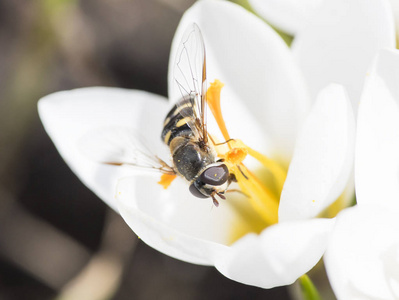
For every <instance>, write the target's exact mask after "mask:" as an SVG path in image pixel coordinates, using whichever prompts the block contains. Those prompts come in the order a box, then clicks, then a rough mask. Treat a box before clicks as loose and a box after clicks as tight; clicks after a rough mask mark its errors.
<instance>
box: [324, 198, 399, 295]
mask: <svg viewBox="0 0 399 300" xmlns="http://www.w3.org/2000/svg"><path fill="white" fill-rule="evenodd" d="M398 232H399V221H398V211H395V210H394V211H392V210H381V209H378V208H376V207H368V208H367V209H366V208H364V207H360V206H356V207H353V208H349V209H346V210H344V211H343V212H341V213H340V214H339V215H338V216H337V221H336V226H335V228H334V231H333V234H332V236H331V240H330V243H329V246H328V248H327V251H326V254H325V256H324V261H325V265H326V270H327V274H328V278H329V280H330V283H331V286H332V288H333V290H334V292H335V294H336V296H337V298H338V299H344V300H345V299H351V300H352V299H392V300H393V299H399V272H398V270H399V235H398Z"/></svg>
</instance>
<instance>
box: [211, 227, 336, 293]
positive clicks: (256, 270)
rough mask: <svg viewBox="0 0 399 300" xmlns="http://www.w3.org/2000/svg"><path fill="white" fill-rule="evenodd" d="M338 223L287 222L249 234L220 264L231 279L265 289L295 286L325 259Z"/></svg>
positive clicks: (236, 244) (218, 264) (217, 266)
mask: <svg viewBox="0 0 399 300" xmlns="http://www.w3.org/2000/svg"><path fill="white" fill-rule="evenodd" d="M334 222H335V220H334V219H312V220H306V221H293V222H285V223H280V224H277V225H274V226H272V227H269V228H268V229H266V230H264V231H263V232H262V233H261V234H260V235H255V234H249V235H246V236H245V237H243V238H242V239H240V240H239V241H238V242H236V243H235V244H233V245H232V246H231V252H230V253H228V254H226V255H225V256H224V257H221V258H220V260H218V261H217V262H216V268H217V269H218V270H219V271H220V272H221V273H222V274H223V275H225V276H227V277H228V278H230V279H233V280H236V281H239V282H242V283H245V284H249V285H255V286H258V287H263V288H272V287H275V286H281V285H287V284H291V283H293V282H294V281H295V280H296V279H297V278H298V277H299V276H301V275H303V274H305V273H306V272H307V271H309V270H310V269H311V268H312V267H313V266H314V265H315V264H316V263H317V262H318V261H319V259H320V258H321V256H322V255H323V253H324V251H325V249H326V246H327V242H328V239H329V234H330V232H331V230H332V228H333V224H334Z"/></svg>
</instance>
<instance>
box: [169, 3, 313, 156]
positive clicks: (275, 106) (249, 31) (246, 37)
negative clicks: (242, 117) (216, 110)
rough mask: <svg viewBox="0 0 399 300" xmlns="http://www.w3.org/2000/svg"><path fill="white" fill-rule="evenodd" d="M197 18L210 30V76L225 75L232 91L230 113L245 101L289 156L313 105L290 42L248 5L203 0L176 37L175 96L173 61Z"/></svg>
mask: <svg viewBox="0 0 399 300" xmlns="http://www.w3.org/2000/svg"><path fill="white" fill-rule="evenodd" d="M192 22H196V23H197V24H198V25H199V27H200V29H201V31H202V34H203V36H204V40H205V45H206V53H207V63H208V64H207V70H208V81H209V82H211V81H213V80H214V79H220V80H221V81H222V82H224V83H225V88H224V89H225V90H226V92H227V94H229V95H230V96H229V98H227V97H226V98H223V99H222V105H223V108H222V109H223V112H224V115H225V117H226V119H228V111H229V109H237V107H236V106H237V105H236V103H237V102H239V101H241V102H242V103H244V104H245V106H247V107H248V109H249V110H250V112H251V113H252V114H253V115H254V116H255V118H256V119H257V121H258V122H259V123H260V124H261V125H262V129H263V131H264V136H265V137H270V138H271V139H272V140H273V141H274V142H275V143H276V145H277V146H279V148H278V149H276V151H280V153H281V155H285V156H289V155H290V154H291V151H292V149H293V141H294V139H295V136H296V133H297V128H298V125H299V124H300V123H301V121H302V119H303V116H304V114H305V113H306V112H307V109H308V97H307V93H306V90H305V88H304V82H303V78H302V76H301V74H300V72H299V69H298V68H297V66H296V64H295V62H294V60H293V58H292V56H291V53H290V50H289V49H288V47H287V46H286V45H285V43H284V42H283V41H282V40H281V38H280V37H279V36H278V35H277V34H276V33H275V32H274V30H272V29H271V28H270V27H269V26H267V25H266V24H265V23H264V22H262V21H261V20H260V19H259V18H256V17H255V16H254V15H253V14H250V13H248V12H247V11H246V10H245V9H243V8H242V7H240V6H237V5H235V4H232V3H229V2H227V1H199V2H197V3H196V4H195V5H194V6H192V7H191V8H190V9H189V10H187V11H186V13H185V14H184V16H183V18H182V20H181V22H180V25H179V27H178V29H177V32H176V35H175V39H174V41H173V45H172V50H171V59H170V64H169V66H170V68H169V70H170V73H169V92H170V95H171V96H172V98H173V99H174V98H175V97H177V96H176V94H175V95H174V94H173V89H172V86H173V78H172V74H171V69H172V68H171V67H172V65H173V62H174V58H175V53H176V50H177V46H178V43H180V39H181V36H182V34H183V32H184V30H185V29H186V27H187V26H188V25H189V24H191V23H192ZM229 91H230V92H229ZM233 121H235V122H236V123H238V122H237V120H233ZM226 122H227V120H226ZM239 123H240V125H241V127H243V126H242V125H243V122H239ZM228 126H229V125H228ZM244 128H245V132H247V133H248V132H250V131H251V130H252V128H249V126H247V124H244ZM234 137H235V138H242V137H236V136H234ZM283 152H284V153H283Z"/></svg>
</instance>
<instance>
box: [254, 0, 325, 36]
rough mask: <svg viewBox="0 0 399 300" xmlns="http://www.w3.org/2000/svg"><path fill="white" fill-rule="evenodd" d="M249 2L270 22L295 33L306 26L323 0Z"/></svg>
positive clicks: (290, 32) (265, 0)
mask: <svg viewBox="0 0 399 300" xmlns="http://www.w3.org/2000/svg"><path fill="white" fill-rule="evenodd" d="M249 3H250V4H251V6H252V8H253V9H254V10H255V11H256V12H257V13H259V14H260V15H261V16H262V17H264V18H265V19H266V20H267V21H268V22H270V24H272V25H274V26H276V27H277V28H279V29H281V30H282V31H285V32H287V33H289V34H291V35H295V34H296V33H298V32H299V31H301V29H303V28H304V26H305V25H306V23H307V22H308V21H309V18H310V17H311V16H312V14H314V13H315V11H317V8H319V7H320V5H321V4H322V3H323V0H300V1H298V0H249Z"/></svg>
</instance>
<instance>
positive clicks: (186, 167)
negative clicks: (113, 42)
mask: <svg viewBox="0 0 399 300" xmlns="http://www.w3.org/2000/svg"><path fill="white" fill-rule="evenodd" d="M173 67H174V70H173V76H174V77H173V78H174V88H175V90H177V91H178V92H179V93H176V94H177V95H175V96H177V97H179V100H178V101H177V102H176V104H175V105H174V106H173V107H172V109H171V110H170V112H169V113H168V115H167V116H166V118H165V122H164V127H163V130H162V134H161V137H162V140H163V141H164V143H165V144H167V145H168V146H169V147H170V151H171V154H172V158H173V164H174V168H173V169H174V170H175V172H176V173H177V174H179V175H181V176H182V177H184V178H185V179H186V180H187V181H189V182H190V191H191V193H192V194H193V195H194V196H196V197H198V198H209V197H211V198H212V199H213V202H214V204H215V205H216V206H217V205H218V201H217V200H216V198H215V196H216V195H218V196H219V197H221V198H223V199H224V198H225V197H224V196H223V194H224V192H225V191H226V190H227V188H228V186H229V184H230V182H231V180H232V176H231V175H230V174H229V170H228V168H227V166H226V165H225V164H224V163H223V162H221V161H218V158H217V155H216V152H215V150H214V148H213V146H212V145H211V144H210V143H209V142H208V132H207V126H206V125H207V124H206V105H207V104H206V88H207V87H206V56H205V46H204V42H203V38H202V34H201V31H200V29H199V28H198V26H197V25H196V24H192V25H191V26H189V27H188V28H187V30H186V32H185V34H184V35H183V38H182V40H181V42H180V44H179V48H178V49H177V55H176V58H175V62H174V66H173Z"/></svg>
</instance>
